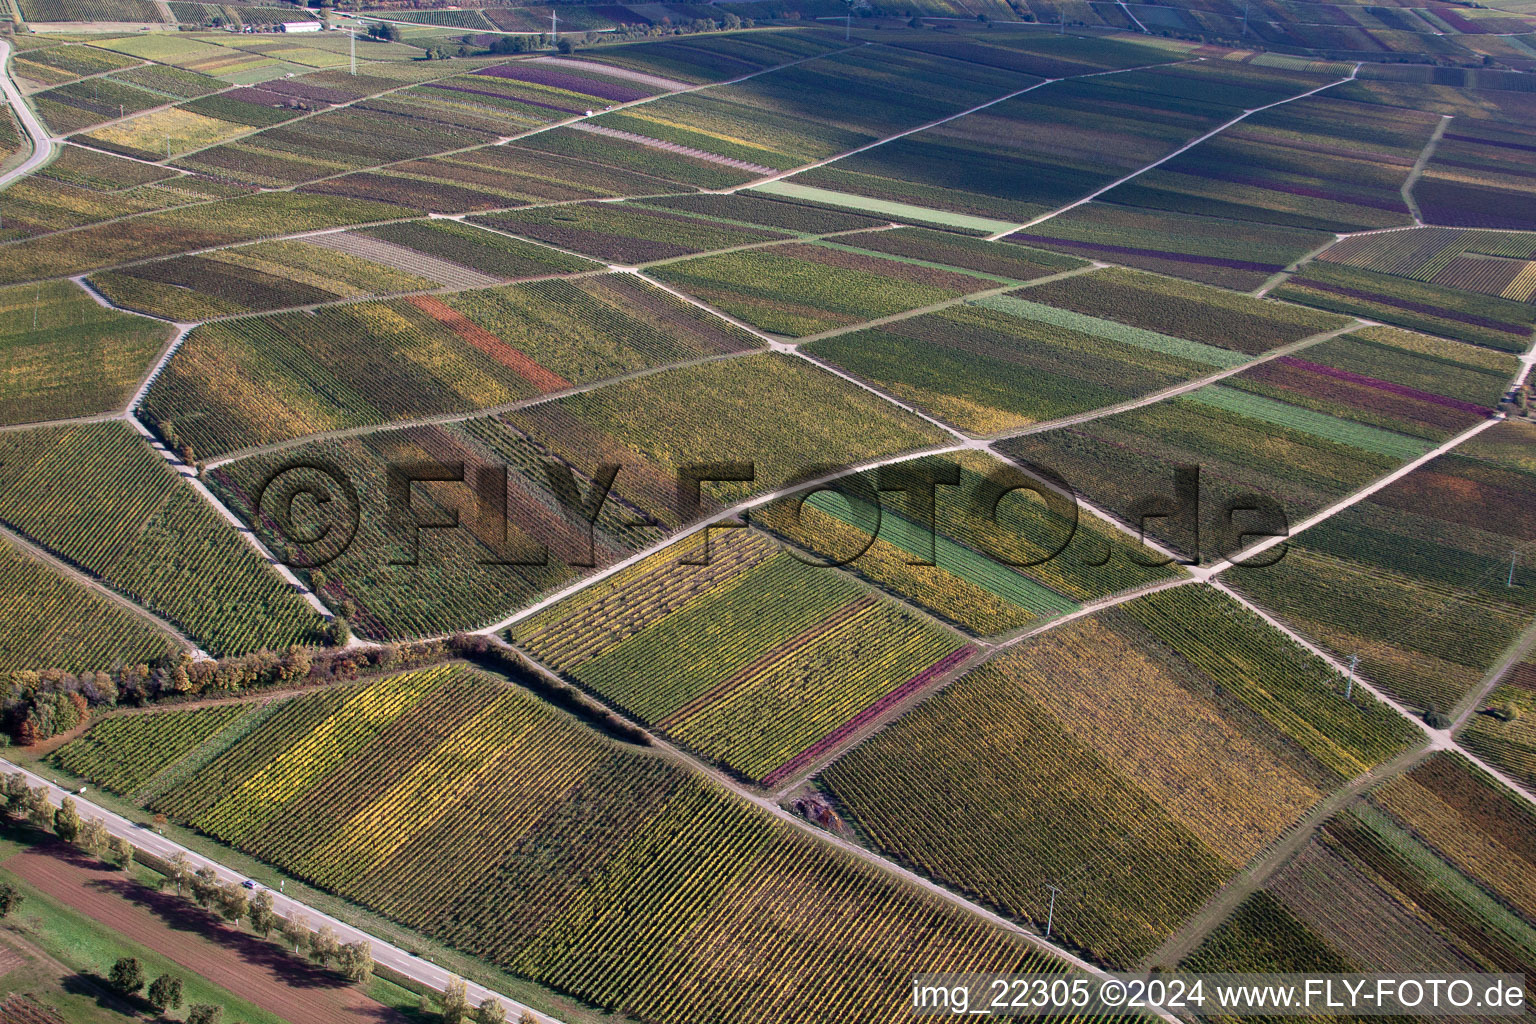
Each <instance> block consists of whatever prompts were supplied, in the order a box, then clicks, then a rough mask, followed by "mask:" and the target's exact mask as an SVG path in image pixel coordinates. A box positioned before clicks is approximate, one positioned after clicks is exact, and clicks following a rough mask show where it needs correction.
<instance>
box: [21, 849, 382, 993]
mask: <svg viewBox="0 0 1536 1024" xmlns="http://www.w3.org/2000/svg"><path fill="white" fill-rule="evenodd" d="M4 864H5V867H6V869H7V870H9V871H11V872H13V873H15V874H16V875H17V876H18V877H20V878H22V879H23V880H25V881H27V882H29V883H31V884H32V885H34V886H36V887H37V888H38V889H40V890H42V891H43V892H45V893H47V894H48V895H49V896H52V897H53V898H54V899H56V900H58V901H59V902H60V903H63V904H65V905H66V906H69V907H72V908H73V909H75V910H77V911H79V912H80V913H82V914H85V915H87V916H88V917H91V918H93V919H95V920H96V921H99V922H101V923H102V924H105V925H107V926H108V927H110V928H112V929H114V930H116V931H118V932H121V933H123V934H124V935H130V936H132V937H133V938H134V939H135V940H136V941H138V942H140V943H142V944H143V945H145V946H148V947H149V948H150V949H152V950H154V951H155V952H157V953H160V954H161V955H163V956H166V957H169V958H170V959H171V960H174V961H175V962H176V963H178V964H180V965H181V966H183V967H185V968H186V969H187V970H188V971H189V972H192V973H195V974H198V975H201V976H202V977H204V978H206V979H208V980H209V981H211V982H213V983H214V984H216V985H219V986H221V987H223V988H225V989H227V990H229V991H230V992H232V993H233V994H235V995H237V996H239V997H240V998H242V999H245V1000H247V1001H249V1002H251V1003H253V1004H255V1005H256V1006H258V1007H260V1008H261V1009H263V1010H266V1011H268V1012H269V1013H273V1014H276V1015H277V1016H279V1017H282V1018H283V1019H285V1020H289V1021H293V1022H294V1024H360V1022H377V1024H407V1019H406V1018H405V1017H404V1016H402V1015H401V1014H399V1013H397V1012H396V1011H394V1010H392V1009H391V1008H389V1007H387V1006H384V1005H383V1004H381V1003H377V1002H375V1001H373V1000H372V999H369V998H368V997H367V996H365V995H363V994H362V993H361V992H359V991H358V990H357V989H355V988H353V987H351V986H350V985H347V984H345V983H343V982H342V981H341V980H340V979H339V978H337V977H336V976H335V975H334V974H331V973H330V972H329V971H324V970H321V969H320V968H317V967H314V966H312V965H311V964H309V963H308V962H306V961H303V960H299V959H297V958H295V957H292V956H289V955H287V954H286V953H284V952H283V951H282V950H281V949H280V948H279V947H278V946H276V945H274V944H273V943H270V942H266V941H264V940H262V939H260V938H257V937H256V936H254V935H251V934H249V933H246V932H241V931H237V930H235V929H234V928H231V927H229V926H228V925H226V924H224V923H223V922H221V921H219V920H217V919H216V918H214V917H213V916H212V915H211V914H208V913H205V912H204V911H202V910H200V909H198V908H197V907H196V906H195V905H194V904H192V903H189V902H188V901H187V900H185V899H182V898H180V897H178V896H176V894H175V893H174V892H164V893H161V892H156V891H154V890H153V889H150V888H148V887H146V886H143V885H140V884H138V883H136V882H131V881H129V880H127V879H126V878H124V877H123V875H122V873H121V872H118V871H115V870H108V869H105V868H102V867H101V866H100V865H99V864H97V862H96V861H94V860H92V859H90V858H89V857H87V856H85V855H84V854H81V853H79V852H78V851H75V850H72V849H71V848H69V847H67V846H65V845H63V844H62V843H51V844H48V845H44V846H38V847H34V848H32V849H29V850H27V851H25V852H23V853H19V854H17V855H16V856H14V857H12V858H10V859H9V860H7V861H5V862H4Z"/></svg>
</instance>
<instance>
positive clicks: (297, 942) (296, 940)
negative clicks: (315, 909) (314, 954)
mask: <svg viewBox="0 0 1536 1024" xmlns="http://www.w3.org/2000/svg"><path fill="white" fill-rule="evenodd" d="M282 932H283V939H284V940H285V941H286V942H287V943H288V944H289V945H291V946H292V947H293V951H294V952H295V953H302V952H304V947H306V946H308V945H309V922H308V921H307V920H305V919H304V918H302V917H299V916H297V915H295V916H293V917H290V918H288V919H287V920H286V921H284V922H283V928H282Z"/></svg>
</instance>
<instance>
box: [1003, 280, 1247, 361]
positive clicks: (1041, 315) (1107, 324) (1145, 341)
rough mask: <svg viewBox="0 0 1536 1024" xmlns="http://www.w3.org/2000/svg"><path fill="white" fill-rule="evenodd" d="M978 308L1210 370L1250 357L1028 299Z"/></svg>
mask: <svg viewBox="0 0 1536 1024" xmlns="http://www.w3.org/2000/svg"><path fill="white" fill-rule="evenodd" d="M975 305H978V306H985V307H986V308H987V309H995V310H997V311H998V312H1000V313H1007V314H1008V315H1009V316H1016V317H1021V318H1023V319H1025V320H1038V321H1040V322H1041V323H1047V324H1050V325H1051V326H1053V327H1063V328H1066V329H1067V330H1070V331H1079V332H1081V333H1083V334H1088V335H1092V336H1093V337H1095V338H1103V339H1105V340H1106V341H1117V342H1120V343H1121V344H1125V345H1135V346H1136V347H1137V348H1144V349H1148V350H1150V351H1152V352H1161V353H1162V354H1163V355H1168V356H1174V357H1175V358H1178V359H1189V360H1192V361H1194V362H1197V363H1205V364H1206V365H1208V366H1217V367H1220V368H1222V369H1228V368H1230V367H1233V366H1239V365H1241V364H1243V363H1246V362H1247V361H1248V359H1249V357H1248V356H1246V355H1244V354H1243V353H1241V352H1233V351H1231V350H1229V349H1224V348H1217V347H1216V346H1215V345H1207V344H1205V343H1204V342H1199V341H1188V340H1186V339H1184V338H1176V337H1174V336H1173V335H1171V334H1162V333H1160V332H1158V331H1149V330H1147V329H1146V328H1143V327H1131V326H1129V325H1128V324H1122V323H1117V322H1116V321H1114V320H1105V319H1103V318H1102V317H1096V316H1089V315H1087V314H1086V313H1074V312H1073V311H1072V310H1069V309H1059V308H1057V307H1056V306H1046V305H1043V304H1041V303H1039V302H1030V301H1029V300H1027V299H1020V298H1016V297H1014V296H1012V295H991V296H988V297H987V298H984V299H977V300H975Z"/></svg>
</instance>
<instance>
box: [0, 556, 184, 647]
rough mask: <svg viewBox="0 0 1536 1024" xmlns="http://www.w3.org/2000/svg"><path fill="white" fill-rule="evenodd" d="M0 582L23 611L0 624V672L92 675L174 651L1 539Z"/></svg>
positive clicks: (3, 594)
mask: <svg viewBox="0 0 1536 1024" xmlns="http://www.w3.org/2000/svg"><path fill="white" fill-rule="evenodd" d="M0 581H3V582H0V600H4V602H5V605H6V607H8V608H25V609H26V610H27V611H26V614H25V615H24V616H23V615H7V616H5V618H4V620H3V621H0V672H12V671H16V670H18V669H21V670H25V669H46V668H57V669H63V670H64V671H66V672H84V671H88V670H89V671H96V670H100V669H104V668H110V667H112V666H113V665H114V664H116V663H118V662H130V663H141V662H145V663H149V662H154V661H156V660H157V659H159V658H161V657H164V656H165V655H166V654H168V653H170V652H171V650H172V649H173V647H174V645H173V643H172V642H171V639H170V637H167V636H166V635H165V634H163V633H161V632H160V631H159V630H157V629H155V627H153V626H152V625H150V624H149V623H148V622H146V621H145V620H144V619H143V618H141V617H140V616H137V615H134V614H133V613H131V612H129V611H127V610H125V609H123V608H120V607H118V606H117V605H115V604H113V603H112V602H111V601H110V600H108V599H107V598H105V597H103V596H101V595H99V594H96V593H93V592H92V591H91V590H90V589H89V588H87V587H85V586H83V585H81V584H80V583H77V582H75V581H74V580H70V579H68V578H66V577H65V576H63V575H62V574H60V573H57V572H55V571H53V570H52V569H51V568H48V567H47V566H44V565H43V564H42V563H40V562H37V561H35V560H33V559H31V558H28V557H27V556H26V555H24V554H21V553H20V552H17V551H14V550H13V549H12V548H11V546H10V544H8V543H5V542H3V541H0Z"/></svg>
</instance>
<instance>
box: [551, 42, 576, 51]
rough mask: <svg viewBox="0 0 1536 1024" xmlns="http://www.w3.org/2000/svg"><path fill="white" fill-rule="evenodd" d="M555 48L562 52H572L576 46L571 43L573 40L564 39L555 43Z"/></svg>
mask: <svg viewBox="0 0 1536 1024" xmlns="http://www.w3.org/2000/svg"><path fill="white" fill-rule="evenodd" d="M555 49H557V50H559V51H560V52H561V53H570V52H571V51H572V50H574V49H576V47H574V46H572V45H571V41H570V40H569V39H562V40H560V41H559V42H558V43H556V44H555Z"/></svg>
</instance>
